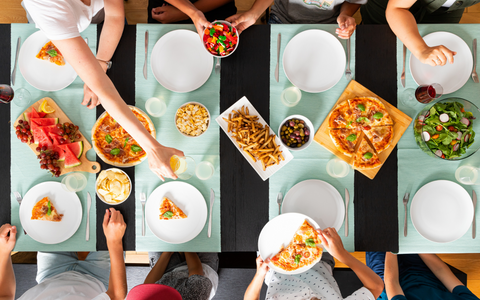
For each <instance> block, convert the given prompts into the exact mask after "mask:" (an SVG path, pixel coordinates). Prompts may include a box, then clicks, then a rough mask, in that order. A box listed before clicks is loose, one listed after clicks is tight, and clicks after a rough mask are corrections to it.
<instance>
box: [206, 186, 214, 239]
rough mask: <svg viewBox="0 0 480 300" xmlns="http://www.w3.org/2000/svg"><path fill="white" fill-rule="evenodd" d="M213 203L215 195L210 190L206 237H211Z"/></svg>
mask: <svg viewBox="0 0 480 300" xmlns="http://www.w3.org/2000/svg"><path fill="white" fill-rule="evenodd" d="M213 202H215V193H214V192H213V189H210V220H208V237H211V236H212V217H213V216H212V214H213Z"/></svg>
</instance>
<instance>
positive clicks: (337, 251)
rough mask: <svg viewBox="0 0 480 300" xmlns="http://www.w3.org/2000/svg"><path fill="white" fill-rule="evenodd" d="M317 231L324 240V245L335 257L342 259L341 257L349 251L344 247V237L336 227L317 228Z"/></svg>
mask: <svg viewBox="0 0 480 300" xmlns="http://www.w3.org/2000/svg"><path fill="white" fill-rule="evenodd" d="M317 232H318V234H319V237H320V239H321V240H322V243H323V246H324V247H325V249H327V251H328V253H330V254H331V255H332V256H333V257H336V258H338V259H340V257H342V256H343V255H345V254H346V253H348V252H347V250H345V248H344V247H343V243H342V239H341V238H340V236H339V235H338V233H337V230H335V228H332V227H329V228H326V229H324V230H321V229H317ZM340 260H341V259H340Z"/></svg>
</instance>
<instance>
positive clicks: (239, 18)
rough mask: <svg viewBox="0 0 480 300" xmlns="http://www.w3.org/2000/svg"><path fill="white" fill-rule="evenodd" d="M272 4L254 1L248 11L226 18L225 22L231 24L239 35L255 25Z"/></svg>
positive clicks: (259, 0)
mask: <svg viewBox="0 0 480 300" xmlns="http://www.w3.org/2000/svg"><path fill="white" fill-rule="evenodd" d="M272 3H273V1H272V0H256V1H255V3H253V5H252V7H251V8H250V9H249V10H248V11H246V12H244V13H239V14H235V15H233V16H231V17H228V18H226V19H225V21H227V22H230V23H232V25H233V26H235V27H236V28H237V30H238V33H239V34H240V33H242V31H244V30H245V29H247V28H248V27H250V26H252V25H253V24H255V22H256V21H257V19H258V18H260V16H261V15H262V14H263V12H264V11H265V10H267V8H268V7H269V6H270V5H272Z"/></svg>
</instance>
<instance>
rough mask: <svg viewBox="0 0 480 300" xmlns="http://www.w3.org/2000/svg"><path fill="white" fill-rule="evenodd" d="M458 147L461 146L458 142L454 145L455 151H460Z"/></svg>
mask: <svg viewBox="0 0 480 300" xmlns="http://www.w3.org/2000/svg"><path fill="white" fill-rule="evenodd" d="M458 148H460V145H459V144H458V143H457V144H455V146H453V151H458Z"/></svg>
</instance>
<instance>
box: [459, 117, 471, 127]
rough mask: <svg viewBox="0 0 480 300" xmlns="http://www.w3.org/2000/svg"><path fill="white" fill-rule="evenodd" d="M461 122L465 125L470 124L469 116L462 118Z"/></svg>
mask: <svg viewBox="0 0 480 300" xmlns="http://www.w3.org/2000/svg"><path fill="white" fill-rule="evenodd" d="M460 122H462V123H463V124H465V125H467V126H468V125H470V121H469V120H468V119H467V118H465V117H464V118H462V119H461V120H460Z"/></svg>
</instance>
